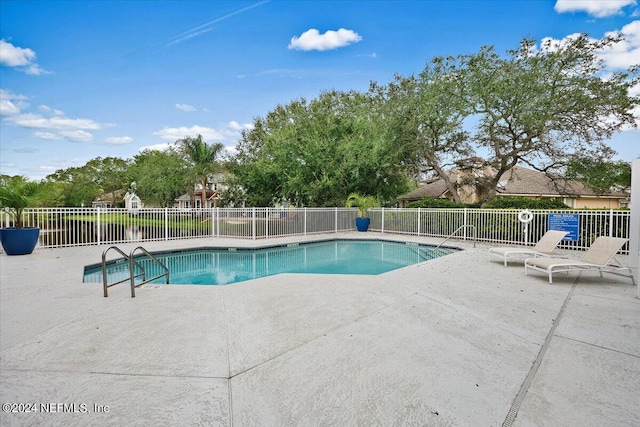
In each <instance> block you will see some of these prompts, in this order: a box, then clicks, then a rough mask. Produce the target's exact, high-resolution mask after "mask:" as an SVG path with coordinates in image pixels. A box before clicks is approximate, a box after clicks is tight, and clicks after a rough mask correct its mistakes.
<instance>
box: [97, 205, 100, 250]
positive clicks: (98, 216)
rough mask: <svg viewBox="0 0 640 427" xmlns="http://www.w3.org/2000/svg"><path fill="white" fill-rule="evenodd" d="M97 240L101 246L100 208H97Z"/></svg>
mask: <svg viewBox="0 0 640 427" xmlns="http://www.w3.org/2000/svg"><path fill="white" fill-rule="evenodd" d="M96 240H97V242H96V243H97V244H98V245H100V208H96Z"/></svg>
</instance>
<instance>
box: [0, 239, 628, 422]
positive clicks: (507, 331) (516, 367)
mask: <svg viewBox="0 0 640 427" xmlns="http://www.w3.org/2000/svg"><path fill="white" fill-rule="evenodd" d="M336 236H337V237H339V238H362V237H363V236H364V237H367V238H374V239H389V240H399V241H414V242H420V243H432V244H437V243H440V242H441V241H442V239H429V238H422V237H420V238H419V237H407V236H394V235H389V234H384V235H382V234H380V233H371V232H370V233H366V234H364V233H342V234H338V235H331V236H326V235H318V236H308V237H288V238H278V239H269V240H268V241H266V240H233V239H223V238H215V239H214V238H206V239H193V240H181V241H169V242H147V243H144V244H143V246H144V247H145V248H146V249H148V250H149V251H157V250H167V249H180V248H191V247H200V246H221V247H226V246H232V247H259V246H263V245H267V244H268V245H273V244H280V243H281V244H286V243H291V242H302V241H312V240H318V239H327V238H334V237H336ZM448 244H450V245H451V246H457V247H460V248H463V249H465V250H463V251H459V252H456V253H453V254H451V255H447V256H445V257H442V258H438V259H435V260H431V261H427V262H424V263H420V264H416V265H413V266H409V267H406V268H403V269H399V270H395V271H392V272H389V273H385V274H381V275H378V276H348V275H300V274H282V275H277V276H271V277H267V278H262V279H257V280H251V281H247V282H242V283H238V284H233V285H227V286H187V285H178V286H165V285H145V286H142V287H140V288H138V289H137V290H136V298H131V297H130V293H129V292H130V289H129V287H128V284H121V285H118V286H114V287H112V288H110V289H109V298H104V297H103V296H102V285H101V284H83V283H82V274H83V267H84V266H85V265H89V264H95V263H98V262H99V261H100V257H101V254H102V251H103V250H104V249H105V248H106V247H107V246H84V247H70V248H60V249H39V250H36V251H35V252H34V253H33V254H31V255H29V256H17V257H9V256H6V255H5V254H0V400H1V401H2V404H3V411H2V413H1V414H0V417H1V418H0V421H1V422H0V424H1V425H2V426H14V425H16V426H18V425H30V426H31V425H46V426H51V425H60V426H76V425H77V426H86V425H100V426H111V425H113V426H121V425H220V426H352V425H361V426H370V425H381V426H389V425H433V426H500V425H505V426H511V425H513V426H554V425H556V426H574V425H579V426H581V427H584V426H602V425H615V426H637V422H638V420H639V419H640V404H638V397H639V396H640V299H638V298H637V295H638V290H637V288H636V286H634V285H633V284H632V283H631V280H629V279H627V278H621V277H617V276H612V275H605V276H604V278H601V277H599V275H598V274H597V273H592V272H588V273H583V274H576V273H573V274H569V275H563V274H560V275H557V276H554V283H553V285H550V284H549V283H548V282H547V277H546V276H545V275H543V274H532V275H530V276H525V274H524V268H523V266H522V263H521V262H520V263H517V262H511V263H510V264H509V266H508V267H506V268H505V267H503V265H502V263H501V262H500V261H494V262H491V261H489V256H488V248H489V245H487V244H478V245H477V247H475V248H474V247H472V244H471V243H469V242H459V241H451V242H449V243H448ZM136 246H138V244H122V245H118V247H121V248H122V249H123V250H125V252H129V251H130V250H131V249H133V248H134V247H136ZM571 255H572V256H577V254H571ZM620 258H621V259H622V260H623V261H626V259H625V257H620ZM7 404H9V405H7Z"/></svg>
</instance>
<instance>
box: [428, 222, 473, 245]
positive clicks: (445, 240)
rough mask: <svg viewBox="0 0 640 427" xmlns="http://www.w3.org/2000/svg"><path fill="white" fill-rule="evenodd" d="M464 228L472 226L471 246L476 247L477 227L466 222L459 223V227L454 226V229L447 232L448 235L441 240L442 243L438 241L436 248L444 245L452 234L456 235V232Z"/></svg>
mask: <svg viewBox="0 0 640 427" xmlns="http://www.w3.org/2000/svg"><path fill="white" fill-rule="evenodd" d="M464 228H472V229H473V247H474V248H475V247H476V242H477V241H478V229H477V228H476V226H475V225H471V224H467V225H461V226H460V227H458V228H456V230H455V231H454V232H453V233H451V234H449V236H448V237H447V238H446V239H444V240H443V241H442V243H440V244H439V245H438V246H436V249H438V248H439V247H440V246H442V245H444V244H445V243H446V242H447V241H448V240H449V239H451V238H452V237H453V236H455V235H456V233H457V232H458V231H460V230H462V229H464Z"/></svg>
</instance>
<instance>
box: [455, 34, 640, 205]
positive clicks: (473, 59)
mask: <svg viewBox="0 0 640 427" xmlns="http://www.w3.org/2000/svg"><path fill="white" fill-rule="evenodd" d="M618 40H619V39H617V38H615V37H606V38H604V39H602V40H593V39H590V38H589V37H587V35H580V36H576V37H572V38H568V39H566V40H564V41H562V42H553V41H550V40H547V41H545V42H543V43H542V46H541V48H539V49H538V48H537V47H536V42H535V41H534V40H529V39H524V40H522V42H521V43H520V47H519V49H517V50H513V51H510V52H508V55H507V56H506V57H501V56H499V55H498V54H497V53H496V52H495V51H494V49H493V48H492V47H485V48H482V49H481V50H480V52H479V53H477V54H473V55H462V56H459V57H457V58H456V59H455V60H454V61H455V64H453V65H452V67H455V68H456V69H458V70H460V71H461V72H462V73H463V75H464V78H463V79H460V80H459V81H460V82H462V85H463V86H461V87H460V88H459V89H460V93H463V94H464V99H465V100H466V101H467V102H468V103H469V105H470V107H471V108H472V112H473V114H474V115H475V117H476V118H477V119H478V120H479V121H478V125H477V129H476V133H475V136H474V142H475V143H476V145H477V147H478V148H479V149H480V150H483V151H486V152H487V153H488V157H487V160H488V162H489V164H490V165H491V166H492V167H493V168H495V170H496V174H495V175H491V176H489V177H487V180H486V182H485V191H486V200H491V199H492V198H493V197H495V189H496V185H497V184H498V183H499V182H500V181H501V179H502V176H503V174H504V173H505V172H506V171H507V170H509V169H510V168H512V167H514V166H515V165H516V164H518V163H524V164H527V165H529V166H530V167H533V168H535V169H538V170H542V171H545V172H548V173H549V174H550V175H551V176H554V175H558V172H564V170H565V169H566V166H567V164H568V163H569V162H570V161H571V160H572V159H573V158H574V157H575V155H576V154H580V155H581V156H583V157H588V158H591V159H601V158H605V159H606V158H609V157H610V156H611V154H612V150H611V149H610V148H609V147H608V146H607V145H606V144H605V142H604V141H605V140H606V139H608V138H610V137H611V135H613V134H614V133H615V132H618V131H620V130H622V129H623V128H624V127H625V126H631V127H635V126H637V124H636V120H637V119H636V118H635V117H634V116H633V109H634V107H637V106H638V105H640V98H639V97H637V96H636V97H634V96H631V95H630V91H629V89H630V88H632V87H633V86H634V85H636V84H638V75H637V69H636V68H631V69H628V70H626V71H623V72H613V73H608V74H606V75H605V74H604V73H603V69H604V68H603V67H604V65H603V63H602V62H601V61H599V60H598V53H600V52H602V51H603V50H605V49H611V48H612V46H613V45H614V44H615V43H617V42H618Z"/></svg>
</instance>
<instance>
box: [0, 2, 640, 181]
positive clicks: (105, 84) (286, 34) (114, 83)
mask: <svg viewBox="0 0 640 427" xmlns="http://www.w3.org/2000/svg"><path fill="white" fill-rule="evenodd" d="M612 31H622V32H623V33H624V34H625V36H626V41H625V42H624V43H623V44H622V45H620V47H619V49H618V50H617V51H616V52H613V53H610V54H609V55H608V56H607V57H606V61H607V64H608V65H609V66H610V67H611V68H615V67H619V66H621V65H625V64H631V63H640V6H639V5H638V2H637V0H558V1H555V0H511V1H509V0H496V1H489V0H486V1H485V0H458V1H445V0H440V1H435V0H434V1H336V2H332V1H278V0H271V1H204V0H199V1H168V0H166V1H150V0H149V1H136V0H131V1H124V0H122V1H105V0H93V1H91V0H83V1H70V0H60V1H51V0H49V1H23V0H20V1H13V0H2V1H0V91H1V92H0V113H1V115H2V118H1V120H2V122H1V123H0V173H1V174H9V175H25V176H28V177H30V178H32V179H41V178H44V177H45V176H46V175H48V174H50V173H53V172H55V171H56V170H58V169H64V168H68V167H75V166H82V165H84V164H85V163H86V162H87V161H88V160H90V159H92V158H95V157H98V156H101V157H107V156H116V157H122V158H130V157H132V156H133V155H135V154H136V153H138V152H139V151H140V150H141V149H143V148H145V147H162V146H163V145H166V144H170V143H173V142H175V140H177V139H179V138H182V137H184V136H195V135H196V134H202V135H203V137H204V139H205V140H206V141H207V142H210V143H213V142H222V143H224V144H225V146H227V147H228V148H229V149H233V147H234V146H235V143H236V141H237V140H238V139H239V136H240V131H241V129H243V128H244V127H246V126H250V124H251V123H252V122H253V119H254V118H255V117H262V116H264V115H266V114H267V113H268V112H269V111H271V110H272V109H274V107H275V106H276V105H278V104H287V103H289V102H290V101H292V100H294V99H297V98H300V97H305V98H307V99H312V98H314V97H316V96H317V95H318V94H319V93H320V92H321V91H323V90H331V89H336V90H351V89H354V90H360V91H364V90H366V89H367V88H368V86H369V82H370V81H376V82H378V83H381V84H386V83H388V82H389V81H391V80H392V78H393V75H394V73H399V74H401V75H405V76H407V75H410V74H412V73H419V72H420V71H421V70H422V69H423V68H424V66H425V64H426V63H427V62H428V61H430V60H431V59H432V58H433V57H435V56H440V55H458V54H468V53H475V52H477V51H478V50H479V49H480V47H481V46H483V45H493V46H495V48H496V50H497V51H498V52H505V51H506V50H507V49H512V48H516V47H517V46H518V43H519V41H520V40H521V39H522V38H523V37H531V38H535V39H538V40H541V39H543V38H546V37H550V38H553V39H558V40H561V39H563V38H565V37H567V36H569V35H571V34H574V33H581V32H586V33H588V34H589V35H590V36H591V37H593V38H602V37H603V36H604V35H605V34H607V33H608V32H612ZM639 115H640V114H639ZM610 145H611V146H612V147H613V148H614V149H616V150H617V151H618V152H619V155H618V158H620V159H623V160H628V161H630V160H632V159H633V158H635V157H637V156H639V155H640V131H639V130H631V131H626V132H622V133H620V134H617V135H616V136H615V137H614V138H613V139H612V140H611V141H610Z"/></svg>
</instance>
